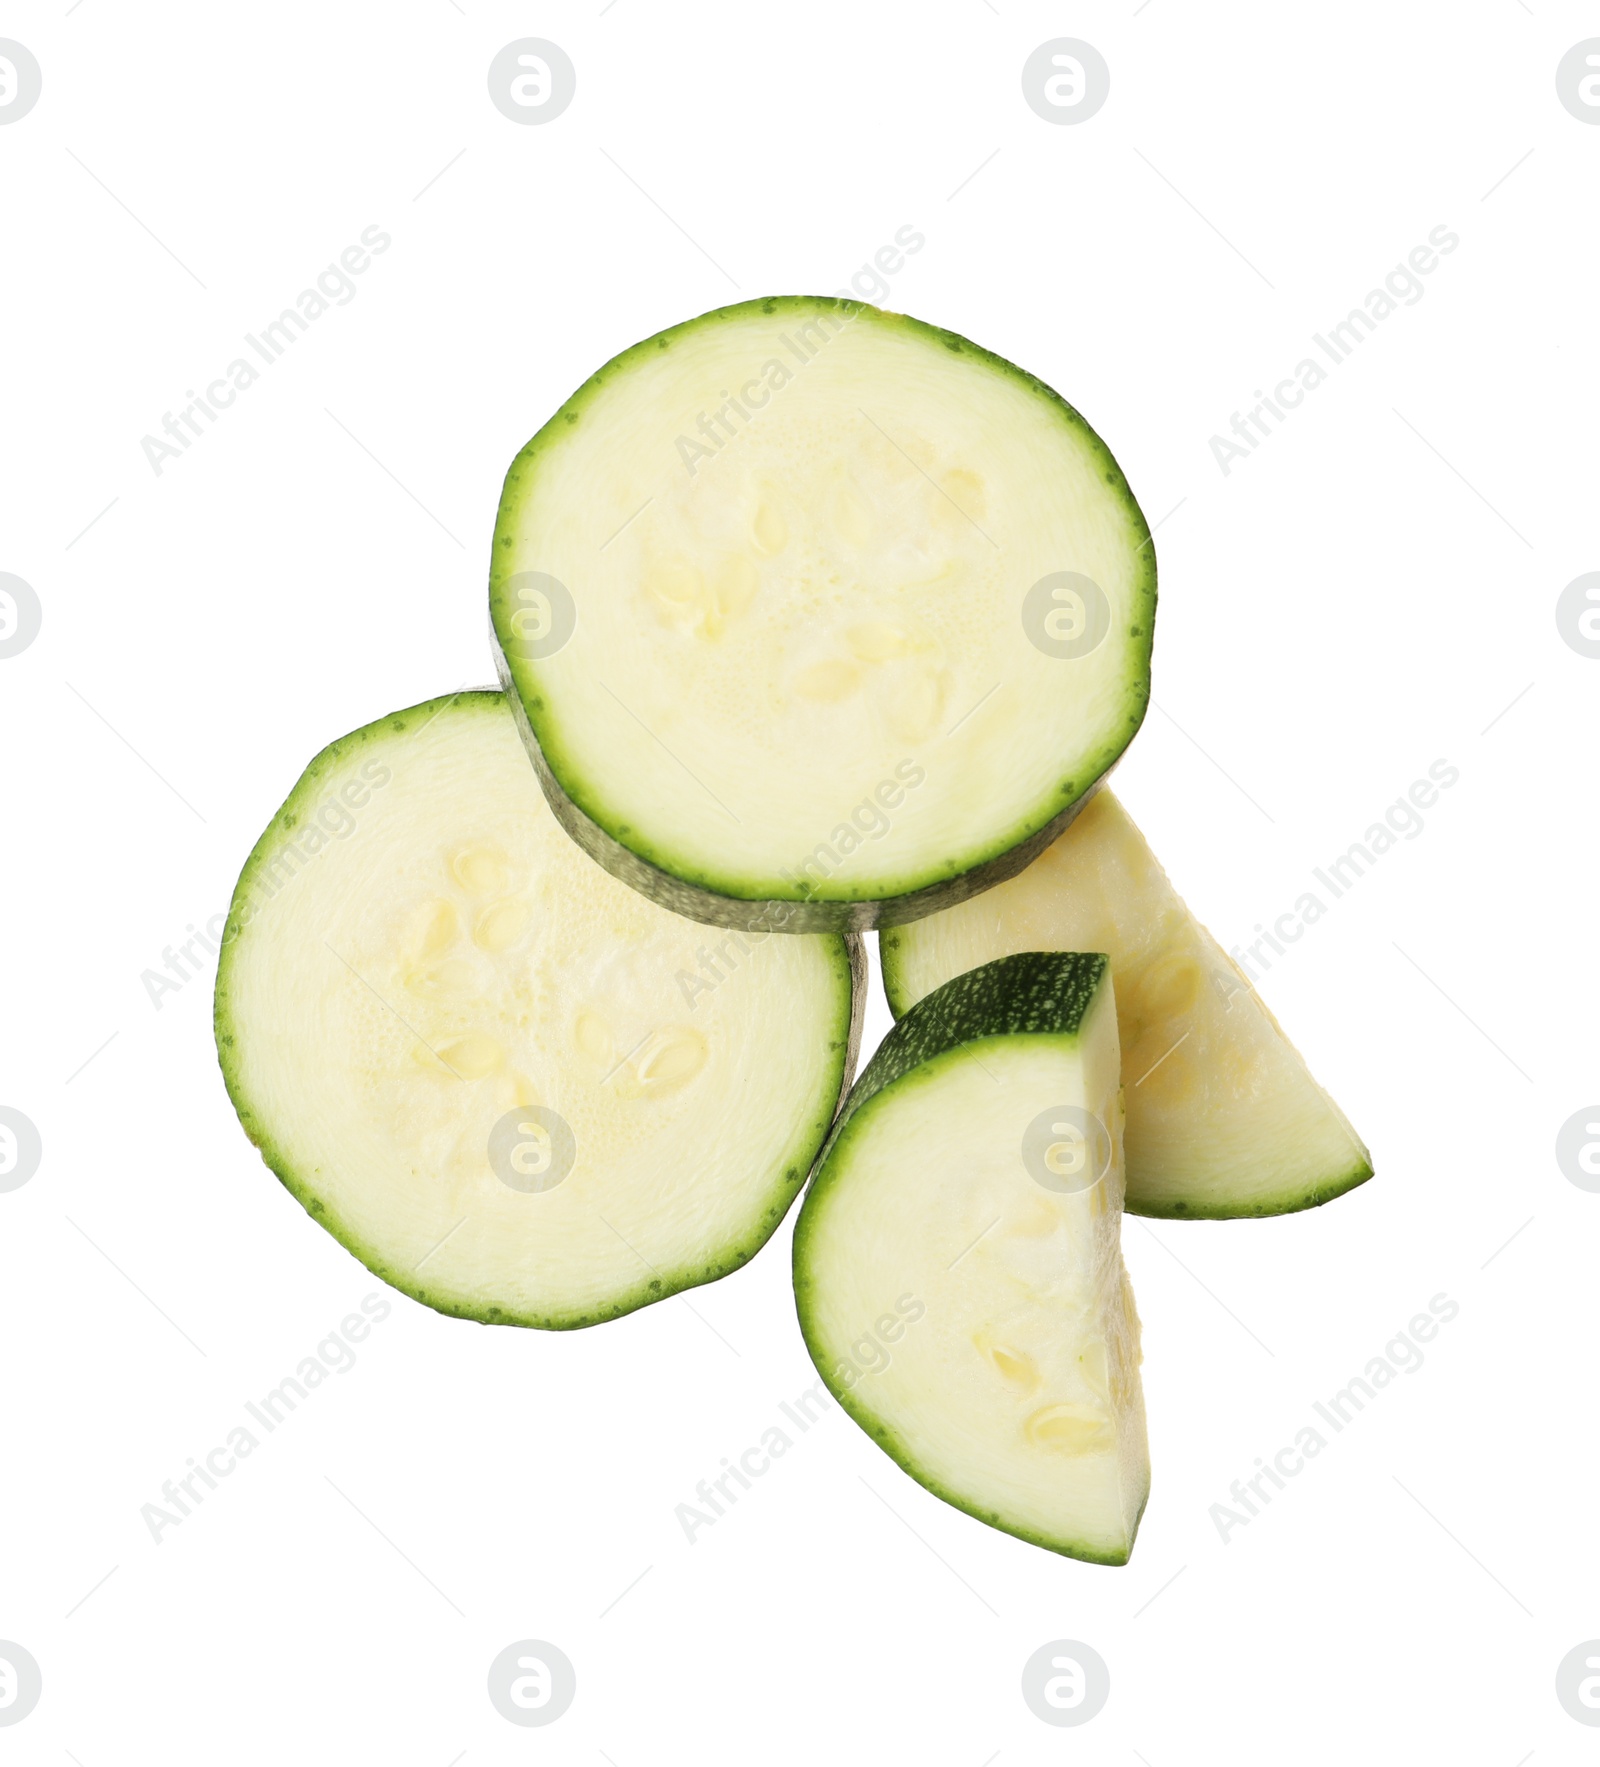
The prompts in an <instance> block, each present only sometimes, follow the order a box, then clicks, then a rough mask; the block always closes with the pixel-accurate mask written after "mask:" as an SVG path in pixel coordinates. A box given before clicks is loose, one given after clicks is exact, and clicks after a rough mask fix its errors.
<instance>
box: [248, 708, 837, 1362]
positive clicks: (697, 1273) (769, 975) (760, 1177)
mask: <svg viewBox="0 0 1600 1767" xmlns="http://www.w3.org/2000/svg"><path fill="white" fill-rule="evenodd" d="M224 937H225V944H224V949H223V953H222V958H221V962H220V967H219V973H218V977H217V1000H216V1030H217V1047H218V1052H219V1055H220V1057H221V1062H222V1070H223V1074H224V1077H225V1079H226V1081H227V1085H228V1091H229V1093H230V1095H231V1097H232V1099H233V1102H234V1105H235V1106H236V1108H237V1110H238V1112H239V1118H240V1121H241V1122H242V1123H243V1125H244V1128H245V1131H246V1133H247V1134H248V1135H249V1137H250V1139H251V1140H252V1141H253V1142H254V1143H255V1144H256V1145H257V1146H258V1147H259V1148H260V1149H261V1153H262V1156H263V1158H264V1159H265V1160H266V1162H267V1164H268V1166H270V1167H271V1169H272V1170H273V1171H274V1172H275V1173H276V1174H277V1175H278V1177H279V1178H281V1179H282V1181H283V1183H284V1184H285V1185H286V1186H287V1188H288V1189H289V1190H290V1191H291V1192H292V1193H293V1195H294V1196H295V1197H296V1198H298V1200H299V1201H300V1202H301V1203H302V1204H304V1206H305V1207H306V1209H307V1210H308V1211H309V1212H310V1213H311V1215H312V1216H313V1217H314V1218H315V1219H316V1220H318V1221H319V1222H320V1223H321V1224H322V1225H323V1226H324V1227H326V1228H327V1229H328V1231H329V1232H330V1233H332V1234H333V1235H334V1237H335V1238H337V1239H338V1240H339V1241H340V1242H341V1243H342V1244H344V1245H345V1246H347V1247H348V1248H349V1249H350V1250H351V1251H352V1252H354V1253H355V1254H356V1256H357V1257H359V1258H360V1259H361V1260H362V1261H363V1262H364V1263H365V1264H366V1265H367V1266H368V1267H369V1268H370V1269H372V1270H373V1271H375V1272H376V1273H377V1274H378V1275H379V1276H381V1277H383V1278H384V1279H385V1280H386V1281H388V1282H391V1283H393V1284H394V1285H395V1287H397V1288H399V1289H402V1290H403V1291H404V1292H405V1293H407V1294H410V1295H413V1296H415V1297H416V1298H417V1299H418V1300H420V1301H425V1302H427V1304H428V1305H429V1306H432V1307H436V1308H438V1309H439V1310H440V1311H441V1312H444V1313H453V1314H458V1315H460V1316H462V1317H464V1318H469V1319H478V1320H483V1321H492V1322H495V1323H499V1324H517V1325H537V1326H549V1327H565V1326H579V1325H592V1324H595V1323H596V1322H598V1321H600V1320H605V1319H612V1318H615V1317H616V1316H617V1315H619V1314H622V1313H627V1312H629V1311H631V1310H632V1309H633V1308H635V1307H640V1306H643V1305H645V1304H646V1303H647V1302H649V1301H656V1300H660V1299H661V1298H662V1297H663V1296H666V1295H670V1294H672V1293H674V1292H675V1291H677V1290H679V1289H684V1288H688V1287H690V1286H692V1285H693V1284H696V1283H702V1282H710V1281H712V1280H713V1279H714V1278H716V1277H719V1276H722V1275H724V1274H726V1273H727V1272H728V1271H730V1270H733V1269H735V1268H737V1267H738V1266H739V1265H740V1264H742V1263H744V1262H745V1260H746V1259H748V1258H749V1257H750V1256H751V1255H752V1254H753V1253H754V1252H755V1251H757V1250H758V1249H759V1248H760V1246H761V1245H763V1244H764V1243H765V1241H766V1240H767V1238H768V1237H769V1235H770V1234H771V1233H772V1231H773V1229H774V1228H775V1227H776V1226H777V1224H778V1222H779V1221H780V1220H781V1219H782V1217H783V1214H784V1212H785V1210H786V1209H787V1208H788V1206H789V1204H790V1203H791V1202H793V1200H794V1198H795V1197H796V1195H798V1193H799V1190H800V1187H801V1185H802V1183H803V1182H804V1180H805V1177H806V1174H807V1172H808V1171H809V1170H810V1167H811V1164H812V1161H813V1159H814V1157H815V1155H816V1153H817V1150H818V1148H819V1147H820V1146H821V1144H822V1140H823V1137H824V1136H825V1135H826V1133H827V1130H828V1125H829V1123H830V1121H831V1120H832V1117H833V1114H834V1111H835V1108H836V1106H837V1103H838V1100H839V1098H840V1096H841V1092H842V1089H843V1088H844V1087H846V1086H847V1085H848V1084H849V1077H850V1074H851V1072H852V1071H853V1068H854V1062H855V1050H856V1044H857V1039H858V1036H859V1016H858V1014H859V994H860V987H859V972H860V957H859V952H858V951H857V950H856V949H855V942H854V941H852V940H846V939H842V938H838V937H832V936H811V937H793V938H778V937H772V938H766V939H759V938H748V939H746V938H725V939H723V940H721V941H720V942H719V943H716V944H715V945H714V948H711V947H712V942H711V941H709V940H708V936H707V933H706V929H705V928H704V927H701V926H697V925H695V924H693V923H692V922H689V921H686V920H682V919H680V918H679V917H678V916H676V915H674V914H670V913H668V912H667V911H666V910H664V909H661V908H658V907H656V906H655V905H654V904H653V903H651V902H648V901H646V900H645V898H644V897H642V896H640V895H638V894H636V893H635V892H634V891H632V890H629V889H627V888H625V887H624V886H623V885H622V884H620V883H618V882H617V881H616V880H615V879H614V878H612V877H609V876H608V875H607V874H606V873H605V872H604V871H602V870H601V869H600V868H599V867H598V866H595V865H593V864H591V863H590V862H589V860H588V859H587V858H585V857H584V855H583V854H582V853H581V852H579V851H578V849H577V848H576V847H575V846H574V845H573V844H572V842H571V841H569V840H568V839H567V837H566V835H565V834H564V833H563V832H562V831H561V829H560V827H559V826H558V825H557V823H556V821H555V819H554V818H553V817H552V816H551V815H550V813H549V810H548V809H547V807H546V805H545V803H544V801H543V799H542V797H541V796H540V793H539V789H538V786H537V785H536V784H535V782H534V779H533V775H532V773H531V772H530V770H529V767H528V762H527V757H526V755H525V754H524V752H523V749H522V745H521V743H520V742H519V740H518V737H517V733H516V728H515V726H514V724H513V722H512V719H511V715H510V713H509V711H508V710H507V707H506V705H505V702H504V699H503V696H502V695H500V694H498V693H460V694H456V695H453V696H452V697H450V698H448V699H439V700H432V701H430V702H428V703H427V704H426V705H421V706H414V707H412V708H410V709H409V710H407V711H403V712H396V713H395V714H394V715H393V716H392V717H389V718H384V719H381V720H379V721H378V722H377V723H375V724H369V725H367V726H366V727H365V728H364V729H361V730H357V731H355V732H354V733H353V734H352V735H350V736H347V737H344V738H342V739H341V740H340V741H338V742H336V743H334V744H332V745H331V746H330V747H329V748H327V749H324V750H323V752H322V753H321V754H320V755H318V756H317V757H316V759H315V760H314V761H313V762H312V763H311V765H310V766H309V767H308V768H307V769H306V771H305V774H304V775H303V776H302V778H301V780H300V782H299V784H298V785H297V786H296V787H295V789H294V791H293V792H292V793H291V794H290V796H289V798H288V800H287V802H286V803H285V804H284V806H283V808H282V809H281V810H280V811H279V812H278V814H277V816H276V817H274V818H273V821H272V824H271V826H270V827H269V828H268V829H267V831H266V833H265V834H264V835H263V836H262V837H261V840H260V842H259V843H258V844H257V846H256V848H255V851H254V852H253V853H252V854H251V855H250V858H249V861H248V862H247V864H246V865H245V868H244V873H243V875H242V876H241V877H240V879H239V885H238V889H237V891H236V893H235V895H234V899H233V905H232V908H231V910H230V912H229V917H228V924H227V930H226V933H225V935H224Z"/></svg>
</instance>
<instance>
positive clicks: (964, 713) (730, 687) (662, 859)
mask: <svg viewBox="0 0 1600 1767" xmlns="http://www.w3.org/2000/svg"><path fill="white" fill-rule="evenodd" d="M1041 586H1042V587H1041ZM1154 605H1155V559H1154V549H1153V547H1152V545H1151V541H1150V532H1149V528H1148V527H1147V525H1146V523H1145V520H1144V517H1143V516H1142V514H1141V513H1140V511H1139V507H1138V505H1137V503H1136V502H1135V501H1134V498H1133V494H1132V492H1131V491H1130V490H1129V488H1128V485H1127V481H1126V480H1125V479H1124V477H1123V475H1122V473H1121V470H1120V469H1119V468H1118V466H1117V464H1116V461H1115V460H1114V459H1113V458H1112V456H1111V454H1110V451H1109V450H1108V449H1107V448H1106V446H1105V444H1104V443H1103V442H1102V441H1101V440H1100V438H1099V437H1098V436H1097V435H1096V434H1095V433H1094V431H1093V430H1092V429H1090V427H1089V426H1088V424H1087V423H1086V422H1085V421H1084V420H1083V418H1082V417H1080V416H1079V415H1078V413H1077V412H1076V411H1074V410H1073V409H1072V408H1071V407H1070V406H1069V405H1067V404H1066V403H1065V402H1064V401H1063V400H1062V399H1061V398H1060V397H1059V396H1058V395H1057V394H1055V393H1054V392H1052V391H1051V390H1050V388H1048V387H1046V386H1045V385H1044V384H1043V383H1042V382H1040V381H1038V380H1036V379H1034V378H1033V377H1032V376H1031V375H1028V374H1026V373H1024V372H1023V371H1022V370H1020V369H1018V368H1016V367H1014V366H1013V365H1012V364H1010V363H1009V362H1005V361H1003V360H1001V359H1000V358H999V357H997V356H994V355H991V354H990V353H989V352H987V351H985V350H982V349H979V348H978V347H977V346H975V345H973V344H971V343H970V342H968V341H967V340H966V339H963V338H959V337H957V336H955V335H954V334H953V333H950V332H944V331H939V330H936V329H935V328H933V327H931V326H928V325H924V324H921V323H919V322H918V321H916V320H913V319H908V318H905V317H902V316H899V315H894V314H887V313H882V312H879V311H877V310H876V309H873V308H870V307H863V306H860V305H859V304H858V303H854V302H840V301H835V300H825V299H813V298H809V297H788V298H783V299H777V298H773V299H768V300H762V301H750V302H746V303H744V304H742V305H739V306H734V307H727V308H723V309H720V310H718V311H716V312H712V313H708V314H706V315H704V316H703V317H701V318H699V319H695V320H692V321H690V322H689V323H687V324H684V325H679V326H675V327H673V328H672V329H671V330H669V331H665V332H662V333H661V334H660V335H659V336H657V337H655V338H651V339H648V340H646V341H645V342H644V343H642V344H638V345H636V346H635V347H634V348H632V349H630V350H628V351H626V352H625V353H624V354H622V355H621V356H619V357H617V358H616V359H615V360H614V361H612V362H610V363H608V364H607V365H606V367H605V368H603V369H602V370H601V371H600V372H599V373H598V374H596V375H595V376H594V377H593V378H592V379H591V380H590V381H588V382H587V383H586V384H585V385H584V386H583V387H581V388H580V389H579V390H578V391H577V392H576V393H575V394H574V395H573V396H572V398H571V399H570V400H569V401H568V402H567V404H566V405H565V406H564V407H563V408H562V410H561V411H559V412H558V413H557V414H556V416H555V417H554V418H552V419H551V421H550V422H549V423H548V424H547V425H546V426H545V427H544V428H543V429H542V430H541V431H540V432H539V433H538V434H537V435H536V436H535V437H534V438H533V440H532V441H530V442H529V443H528V445H527V446H526V447H525V448H524V449H523V450H522V452H521V453H520V454H519V455H518V456H517V457H516V459H515V460H514V461H513V462H512V464H511V467H510V470H509V472H508V473H507V475H506V481H505V488H504V492H503V495H502V498H501V503H500V511H499V517H498V521H497V525H496V530H495V544H494V550H493V566H492V571H491V578H490V611H491V619H492V626H493V631H494V635H495V642H496V646H497V650H498V655H499V667H500V672H501V679H502V681H503V683H504V684H505V686H506V687H507V689H508V691H509V692H510V694H511V696H512V698H513V700H514V702H515V705H516V707H517V709H518V711H519V715H520V716H519V724H520V728H521V729H522V732H523V736H524V739H525V740H526V742H527V743H528V745H529V749H530V752H531V753H532V755H533V758H534V762H535V765H536V766H537V768H538V770H539V773H540V778H541V781H542V783H543V785H544V788H545V791H546V793H547V795H548V796H549V797H550V800H551V804H552V807H553V808H554V810H555V812H556V814H557V816H558V817H560V819H561V821H562V823H563V825H564V826H565V827H566V828H567V830H568V832H569V833H570V834H572V835H573V837H574V839H576V840H577V841H578V842H579V843H580V845H582V846H584V847H585V849H586V850H587V851H588V852H589V853H590V854H591V855H592V856H593V857H595V858H596V859H598V860H599V861H600V862H601V863H602V864H603V865H605V866H606V867H607V868H608V869H610V870H612V871H613V872H615V873H616V874H617V875H618V876H621V877H623V878H625V879H626V880H627V881H628V882H629V883H631V884H633V885H634V886H635V887H636V888H638V889H641V890H643V891H645V892H646V893H648V894H650V895H652V896H653V897H654V898H655V899H656V900H658V901H661V902H663V903H665V904H666V905H667V906H670V907H672V908H674V909H675V910H677V911H678V912H680V913H684V914H688V915H692V916H694V917H696V918H698V919H702V920H707V921H711V922H715V923H718V924H722V925H728V926H739V927H747V928H748V927H752V926H755V927H766V926H770V925H781V926H784V927H785V928H787V929H790V930H793V929H796V928H798V929H800V930H819V929H835V930H837V929H845V928H861V927H865V926H871V925H880V924H882V925H888V924H896V923H899V922H902V921H906V920H910V919H914V918H916V917H917V916H918V915H921V914H925V913H928V912H931V911H932V910H933V909H935V908H937V907H940V906H943V905H946V904H948V903H951V902H955V901H959V900H962V899H964V898H965V897H967V896H969V895H971V894H973V893H975V892H976V891H978V890H980V889H983V888H985V887H987V886H988V885H989V884H991V883H993V882H995V881H996V880H997V879H999V878H1002V877H1006V876H1010V875H1012V874H1014V873H1015V872H1016V871H1017V870H1019V869H1020V868H1021V867H1022V866H1023V865H1025V864H1026V863H1027V862H1028V860H1029V859H1030V858H1031V857H1033V856H1034V855H1035V854H1036V853H1037V852H1038V851H1040V850H1041V849H1042V847H1043V846H1044V845H1045V844H1047V843H1048V841H1049V840H1050V839H1051V838H1053V836H1054V835H1055V834H1057V833H1059V832H1060V831H1061V829H1062V828H1064V827H1065V826H1066V825H1067V823H1068V822H1069V821H1070V819H1071V816H1072V814H1073V813H1074V811H1075V809H1076V807H1077V805H1078V804H1079V803H1080V802H1081V801H1082V800H1083V798H1084V796H1085V794H1086V793H1088V792H1089V790H1090V789H1091V788H1092V786H1093V785H1094V783H1095V782H1096V781H1097V780H1098V779H1099V778H1100V777H1101V776H1102V775H1103V774H1104V773H1105V771H1106V770H1107V769H1108V768H1109V767H1110V766H1111V764H1112V763H1113V762H1114V761H1115V760H1116V758H1117V756H1118V755H1120V754H1121V752H1122V750H1123V748H1124V747H1125V746H1126V745H1127V743H1128V741H1129V740H1130V739H1131V738H1132V736H1133V734H1134V732H1135V730H1137V728H1138V726H1139V723H1140V720H1141V719H1142V717H1143V715H1144V709H1145V704H1146V701H1147V699H1148V696H1149V661H1150V645H1151V631H1152V625H1153V619H1154ZM775 908H777V909H782V910H783V911H784V914H785V917H784V918H782V919H778V920H774V918H773V913H774V909H775Z"/></svg>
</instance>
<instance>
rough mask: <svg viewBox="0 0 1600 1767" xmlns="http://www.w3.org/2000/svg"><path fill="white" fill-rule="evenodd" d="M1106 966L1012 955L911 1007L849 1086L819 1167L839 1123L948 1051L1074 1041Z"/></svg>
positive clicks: (1054, 956) (1072, 954)
mask: <svg viewBox="0 0 1600 1767" xmlns="http://www.w3.org/2000/svg"><path fill="white" fill-rule="evenodd" d="M1110 969H1111V959H1110V958H1109V957H1106V956H1104V955H1102V954H1101V953H1099V952H1092V953H1091V952H1085V951H1018V952H1015V953H1013V955H1012V956H1010V957H997V958H996V959H995V960H994V962H993V963H985V964H981V965H979V967H978V968H977V969H969V970H966V971H964V972H963V973H962V974H961V975H958V976H952V977H951V979H950V980H949V981H948V982H946V983H944V985H943V986H942V987H938V988H935V989H934V990H933V991H932V993H930V994H927V995H925V996H924V997H923V998H922V999H921V1000H919V1001H918V1002H917V1004H916V1005H915V1006H914V1007H912V1009H911V1010H910V1012H908V1013H907V1014H906V1015H905V1016H904V1017H903V1018H902V1019H900V1020H899V1022H898V1023H897V1024H895V1025H894V1026H892V1027H891V1029H890V1031H889V1034H888V1036H887V1037H885V1038H884V1040H883V1041H882V1042H881V1043H880V1044H879V1045H878V1047H877V1049H876V1050H875V1051H874V1052H873V1056H872V1060H871V1061H869V1062H868V1063H867V1065H866V1068H865V1070H864V1071H863V1073H862V1075H861V1078H860V1079H859V1080H857V1081H856V1083H855V1085H854V1086H852V1087H851V1088H850V1096H849V1097H848V1098H847V1099H846V1100H845V1104H844V1109H843V1110H842V1111H840V1113H839V1119H838V1121H837V1122H836V1123H835V1124H834V1126H833V1133H832V1135H830V1136H829V1137H828V1144H827V1146H826V1147H824V1148H823V1150H822V1163H823V1164H826V1163H827V1161H828V1158H829V1156H830V1154H831V1153H832V1150H833V1147H834V1145H835V1144H836V1143H837V1141H838V1140H839V1137H840V1136H841V1135H842V1134H843V1133H844V1130H845V1126H846V1125H847V1124H848V1123H849V1121H850V1119H851V1118H852V1117H853V1116H854V1115H855V1114H856V1112H857V1111H858V1110H860V1109H861V1107H862V1106H863V1105H864V1104H866V1103H867V1102H868V1100H870V1099H871V1098H872V1097H874V1096H875V1095H876V1094H877V1093H879V1092H882V1091H883V1090H884V1088H885V1087H888V1086H892V1085H893V1084H894V1083H895V1081H896V1080H898V1079H900V1078H901V1077H902V1076H903V1075H905V1074H908V1073H910V1072H911V1071H912V1070H913V1069H914V1068H919V1067H922V1066H924V1065H926V1064H928V1063H930V1062H932V1061H934V1060H936V1059H937V1058H938V1057H939V1056H941V1055H944V1054H945V1053H946V1052H947V1051H949V1050H952V1049H957V1048H961V1049H970V1048H971V1046H972V1045H973V1044H974V1043H975V1042H978V1041H979V1040H981V1039H985V1038H990V1037H1015V1036H1045V1037H1076V1036H1077V1034H1078V1032H1079V1030H1080V1029H1081V1027H1082V1025H1083V1017H1084V1014H1085V1013H1086V1012H1087V1011H1088V1010H1089V1006H1090V1004H1091V1002H1092V1001H1093V1000H1094V997H1095V994H1096V993H1097V992H1098V990H1099V988H1100V985H1101V983H1102V982H1104V981H1105V979H1106V976H1107V975H1108V973H1109V972H1110Z"/></svg>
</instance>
